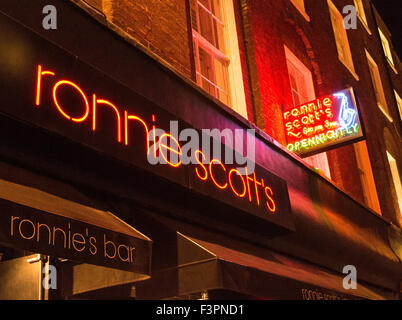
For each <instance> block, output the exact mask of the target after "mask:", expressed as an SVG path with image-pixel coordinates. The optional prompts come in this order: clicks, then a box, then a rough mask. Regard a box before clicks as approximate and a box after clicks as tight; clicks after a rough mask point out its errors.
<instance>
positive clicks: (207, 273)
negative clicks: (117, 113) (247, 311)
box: [137, 232, 391, 300]
mask: <svg viewBox="0 0 402 320" xmlns="http://www.w3.org/2000/svg"><path fill="white" fill-rule="evenodd" d="M176 244H177V253H176V258H177V261H178V263H177V265H176V266H175V267H170V268H169V267H167V268H162V269H160V270H153V272H152V279H149V280H146V281H144V282H141V283H138V285H137V298H138V299H160V298H173V297H176V298H177V297H179V298H180V297H184V296H187V295H192V294H195V293H200V292H204V291H211V290H228V291H232V292H238V293H241V294H244V295H249V296H251V297H254V298H256V299H280V300H299V299H305V300H310V299H311V300H316V299H317V300H321V299H326V300H340V299H372V300H383V299H386V298H385V297H384V296H382V295H381V294H378V293H376V292H374V291H373V290H372V289H369V288H367V287H366V286H364V285H362V284H360V283H358V286H357V290H346V289H344V288H343V285H342V284H343V279H344V276H342V275H341V274H339V275H337V274H334V273H331V272H329V271H326V270H323V269H322V268H319V267H318V266H314V265H311V264H308V263H305V262H301V261H298V260H295V259H293V258H289V257H285V256H283V255H280V254H277V253H274V252H271V251H269V250H265V249H263V250H262V248H258V251H260V253H261V254H259V255H256V254H255V252H256V251H253V253H247V252H241V251H238V250H235V249H232V248H229V247H227V246H224V245H221V244H218V243H214V242H210V241H204V240H201V239H196V238H194V237H189V236H186V235H184V234H181V233H179V232H177V242H176ZM387 298H388V299H389V298H391V297H387Z"/></svg>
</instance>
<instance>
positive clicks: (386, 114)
mask: <svg viewBox="0 0 402 320" xmlns="http://www.w3.org/2000/svg"><path fill="white" fill-rule="evenodd" d="M377 105H378V108H379V109H380V110H381V112H382V113H383V114H384V116H385V117H386V118H387V120H388V121H389V122H391V123H393V122H394V120H393V119H392V118H391V116H390V115H389V114H388V112H387V111H385V109H384V108H383V107H382V106H381V104H379V103H377Z"/></svg>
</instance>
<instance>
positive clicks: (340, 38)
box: [327, 0, 359, 80]
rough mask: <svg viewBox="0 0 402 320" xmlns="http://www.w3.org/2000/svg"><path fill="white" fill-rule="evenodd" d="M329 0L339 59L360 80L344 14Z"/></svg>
mask: <svg viewBox="0 0 402 320" xmlns="http://www.w3.org/2000/svg"><path fill="white" fill-rule="evenodd" d="M327 1H328V6H329V12H330V15H331V22H332V28H333V30H334V35H335V42H336V48H337V50H338V57H339V60H340V61H341V62H342V63H343V64H344V65H345V66H346V68H348V69H349V71H350V72H351V73H352V75H353V76H354V77H355V79H356V80H359V76H358V75H357V74H356V72H355V67H354V65H353V58H352V52H351V51H350V45H349V40H348V35H347V32H346V29H345V27H344V24H343V16H342V14H341V13H340V12H339V10H338V9H337V8H336V6H335V5H334V4H333V2H332V1H331V0H327Z"/></svg>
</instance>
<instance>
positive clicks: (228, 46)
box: [192, 0, 248, 119]
mask: <svg viewBox="0 0 402 320" xmlns="http://www.w3.org/2000/svg"><path fill="white" fill-rule="evenodd" d="M208 1H209V4H211V2H212V1H214V0H208ZM215 1H216V0H215ZM219 1H220V6H219V7H220V8H221V11H222V12H221V14H220V15H221V19H219V17H216V18H217V19H218V20H220V22H222V23H223V31H224V32H223V37H224V39H223V41H224V47H225V52H223V51H221V50H219V49H218V48H217V47H215V46H214V45H213V44H212V43H211V42H209V41H208V40H207V39H206V38H205V37H203V36H202V35H201V33H200V32H198V31H197V30H196V29H195V28H194V25H193V24H192V38H193V44H194V60H195V69H196V70H195V72H196V82H197V84H198V85H199V86H200V87H201V88H202V89H203V90H206V89H204V88H203V86H202V80H205V81H207V82H208V83H209V85H212V86H213V87H214V88H215V95H212V94H211V93H209V92H208V91H207V90H206V91H207V92H208V93H209V94H211V95H212V96H213V97H214V98H216V99H217V100H219V101H221V102H222V103H224V104H226V105H227V106H228V107H230V108H232V109H233V110H235V111H236V112H237V113H239V114H240V115H241V116H243V117H244V118H246V119H248V112H247V105H246V96H245V91H244V84H243V72H242V66H241V60H240V50H239V44H238V36H237V29H236V21H235V16H234V7H233V3H232V1H231V0H219ZM200 2H201V0H192V4H193V6H194V11H195V19H196V21H194V22H195V24H196V28H197V29H198V30H201V29H200V27H201V25H200V20H199V19H200V18H199V11H198V10H199V9H198V6H199V5H200V6H202V8H203V9H202V10H208V8H206V7H205V6H204V5H203V4H202V3H200ZM208 11H209V13H211V14H212V12H211V11H210V10H208ZM199 48H202V49H203V50H204V51H206V53H207V54H209V55H211V56H212V57H213V58H215V59H217V60H218V61H220V62H222V63H225V64H226V75H223V77H224V78H225V81H226V82H227V88H219V85H218V84H217V83H215V82H213V81H211V80H210V79H208V78H207V77H205V76H203V75H202V73H201V66H200V57H199V55H200V51H199ZM217 90H222V91H223V92H225V93H226V94H227V95H228V102H229V103H225V102H224V101H222V100H220V99H219V96H218V95H217V94H216V93H217Z"/></svg>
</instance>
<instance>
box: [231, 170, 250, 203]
mask: <svg viewBox="0 0 402 320" xmlns="http://www.w3.org/2000/svg"><path fill="white" fill-rule="evenodd" d="M233 173H236V176H238V177H240V179H241V182H242V183H243V193H238V192H237V191H236V189H235V187H234V186H233V183H232V174H233ZM229 184H230V188H231V189H232V191H233V193H234V194H235V195H236V196H238V197H239V198H244V197H245V196H246V194H247V187H246V182H245V181H244V179H243V176H242V175H241V174H240V172H239V170H237V169H232V170H230V171H229Z"/></svg>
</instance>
